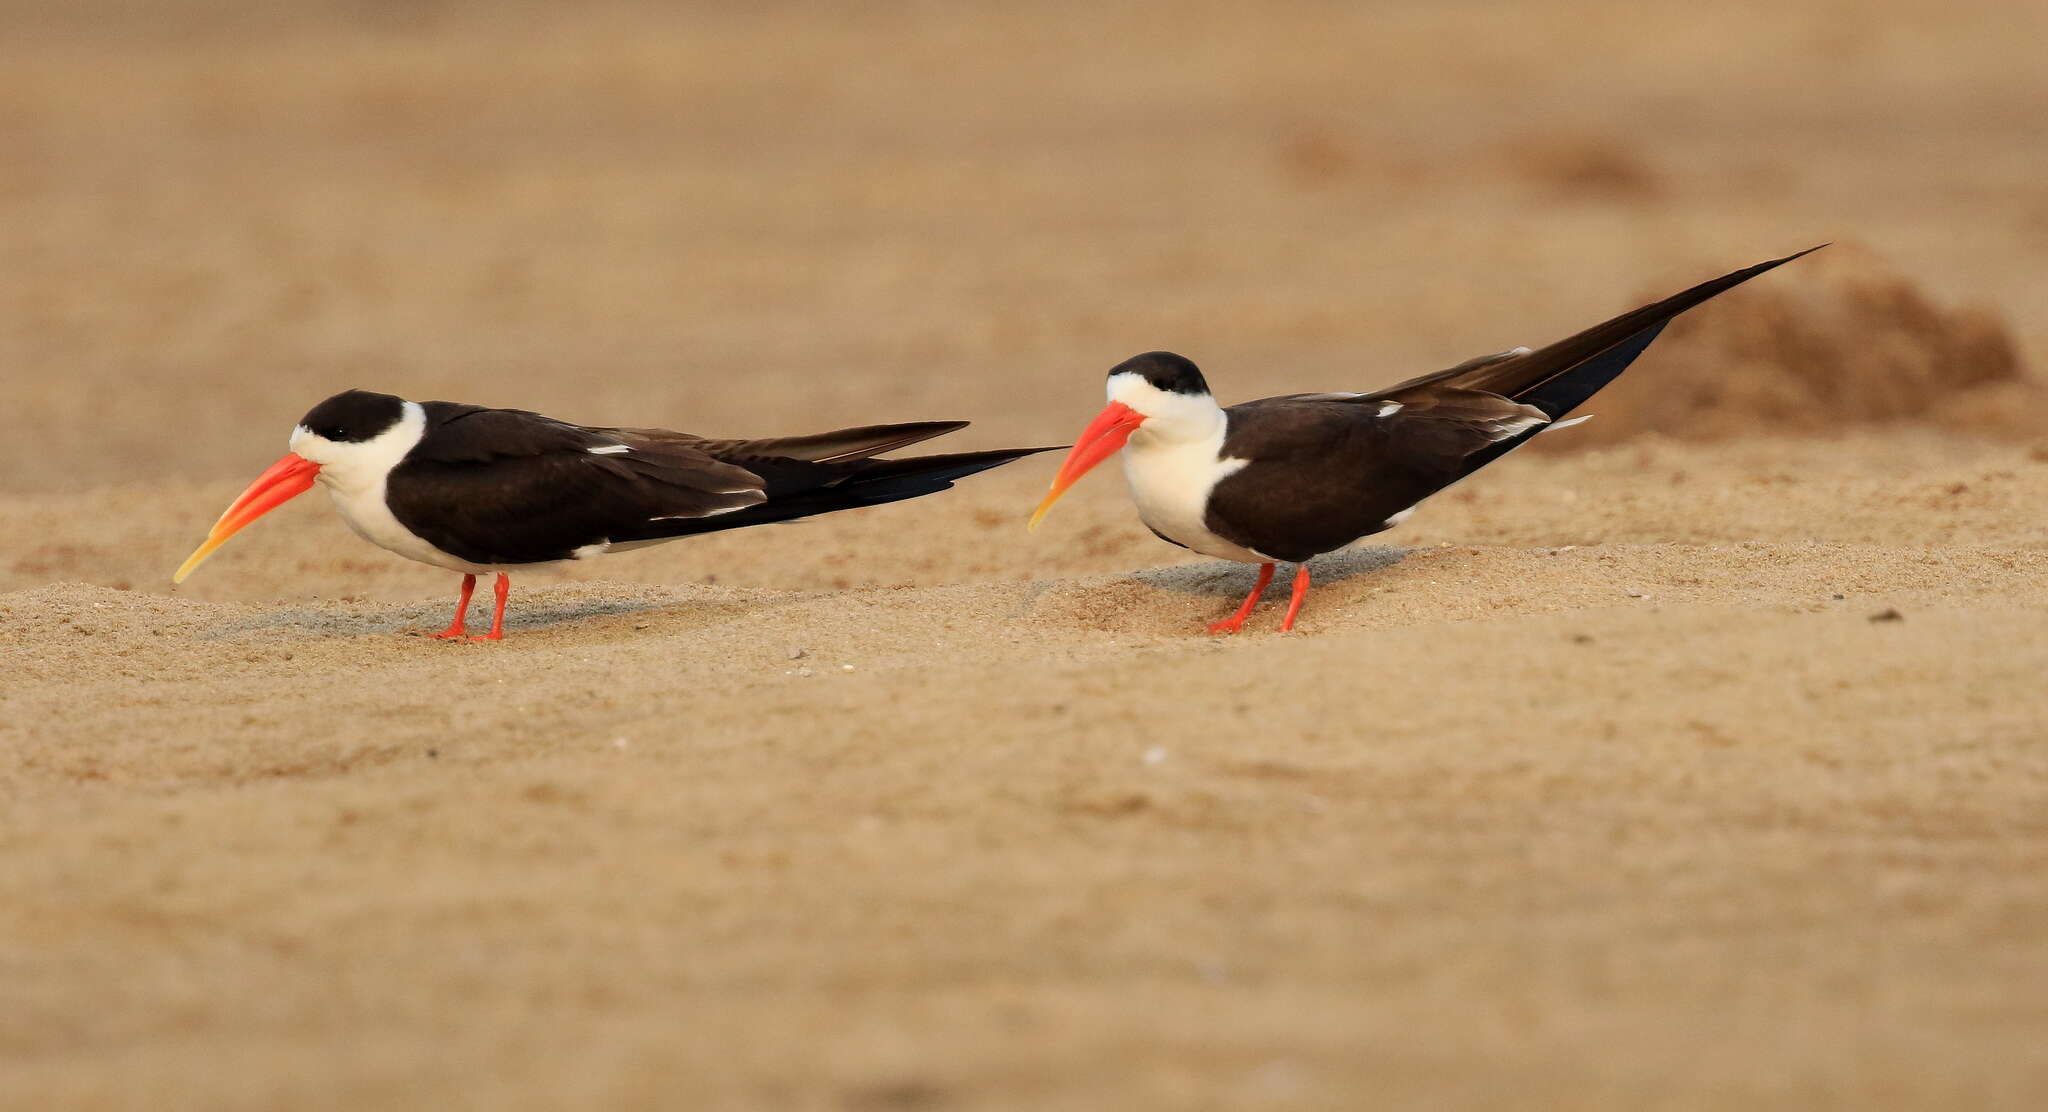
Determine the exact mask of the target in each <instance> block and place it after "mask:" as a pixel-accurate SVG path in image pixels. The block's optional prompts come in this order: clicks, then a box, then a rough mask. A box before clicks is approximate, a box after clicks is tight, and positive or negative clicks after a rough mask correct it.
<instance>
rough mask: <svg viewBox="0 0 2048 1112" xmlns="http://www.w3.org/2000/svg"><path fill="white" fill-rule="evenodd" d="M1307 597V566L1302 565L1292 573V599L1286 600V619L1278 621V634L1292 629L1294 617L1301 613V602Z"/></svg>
mask: <svg viewBox="0 0 2048 1112" xmlns="http://www.w3.org/2000/svg"><path fill="white" fill-rule="evenodd" d="M1307 597H1308V565H1307V564H1303V565H1301V567H1300V568H1298V569H1296V570H1295V573H1294V597H1293V598H1291V599H1288V600H1287V617H1285V618H1283V619H1281V621H1280V632H1282V633H1286V632H1288V631H1289V630H1292V629H1293V628H1294V616H1295V615H1296V614H1299V613H1301V601H1302V600H1303V599H1305V598H1307Z"/></svg>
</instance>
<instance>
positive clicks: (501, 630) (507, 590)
mask: <svg viewBox="0 0 2048 1112" xmlns="http://www.w3.org/2000/svg"><path fill="white" fill-rule="evenodd" d="M491 593H492V594H494V595H496V596H498V602H497V605H495V606H493V607H491V631H490V632H489V633H486V634H483V635H481V636H478V637H472V638H470V640H472V641H503V640H504V639H505V599H506V598H507V597H508V596H510V595H511V594H512V577H511V576H509V575H506V574H505V573H504V572H502V571H501V572H499V573H498V583H497V586H495V587H493V588H492V589H491Z"/></svg>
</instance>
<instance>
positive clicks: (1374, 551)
mask: <svg viewBox="0 0 2048 1112" xmlns="http://www.w3.org/2000/svg"><path fill="white" fill-rule="evenodd" d="M1410 551H1412V550H1411V549H1406V548H1395V547H1393V546H1392V545H1384V544H1371V545H1362V546H1360V547H1358V548H1349V549H1345V550H1343V551H1341V552H1332V553H1328V554H1326V555H1323V556H1318V557H1316V558H1315V559H1314V560H1313V561H1310V563H1309V574H1310V576H1312V577H1313V579H1314V581H1315V584H1316V586H1319V587H1320V586H1323V585H1325V584H1329V583H1341V582H1343V581H1344V580H1346V579H1350V578H1352V577H1353V576H1358V575H1368V574H1371V573H1373V572H1377V571H1384V570H1386V569H1387V568H1390V567H1393V566H1394V565H1395V564H1398V563H1400V562H1401V560H1402V559H1403V558H1405V557H1406V556H1407V555H1408V553H1409V552H1410ZM1291 574H1292V571H1291V570H1290V569H1288V568H1286V567H1282V568H1280V569H1278V571H1277V572H1276V574H1275V575H1274V577H1273V586H1272V587H1271V588H1268V590H1269V591H1271V590H1284V588H1285V587H1286V584H1287V580H1288V576H1289V575H1291ZM1258 576H1259V567H1258V565H1257V564H1239V563H1234V562H1232V561H1229V560H1212V561H1210V562H1208V563H1204V564H1180V565H1176V566H1174V567H1170V568H1146V569H1145V570H1143V571H1134V572H1132V573H1131V574H1130V578H1131V579H1134V580H1137V581H1138V582H1140V583H1143V584H1145V585H1146V586H1148V587H1156V588H1158V589H1160V590H1162V591H1172V592H1174V593H1176V594H1183V595H1202V596H1205V597H1212V598H1230V599H1241V598H1243V597H1244V596H1245V595H1247V594H1249V593H1250V592H1251V589H1252V584H1253V583H1256V582H1258Z"/></svg>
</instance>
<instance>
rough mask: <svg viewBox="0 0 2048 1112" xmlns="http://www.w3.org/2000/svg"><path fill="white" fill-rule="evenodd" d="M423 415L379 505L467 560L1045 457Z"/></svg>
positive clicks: (888, 496)
mask: <svg viewBox="0 0 2048 1112" xmlns="http://www.w3.org/2000/svg"><path fill="white" fill-rule="evenodd" d="M425 408H426V410H427V426H428V427H427V434H426V436H425V437H424V438H422V440H421V441H420V443H419V445H418V446H416V447H415V448H414V449H413V451H412V452H411V453H409V454H408V455H407V456H406V458H405V460H404V461H403V462H401V463H400V464H399V465H398V466H397V467H396V468H394V469H393V470H392V473H391V479H390V483H389V486H388V489H387V494H386V500H387V502H388V503H389V504H390V507H391V511H392V513H393V515H394V516H396V517H397V518H398V520H399V522H400V523H401V524H403V525H405V527H406V528H408V529H411V530H412V531H413V532H414V533H417V534H418V535H419V536H421V537H422V538H424V539H426V540H427V541H429V542H430V543H432V544H434V545H435V546H436V547H438V548H440V549H441V550H442V551H444V552H448V553H450V554H451V555H454V556H458V557H460V558H462V559H465V560H468V561H470V562H472V563H478V564H528V563H544V562H548V561H553V560H562V559H567V558H569V557H571V556H573V555H574V554H575V553H576V551H577V550H578V549H582V548H585V547H587V546H590V545H600V544H642V543H648V542H652V541H657V540H666V539H670V538H673V537H677V536H682V535H686V534H690V533H701V532H710V531H713V530H718V529H731V528H737V527H739V526H743V525H758V524H761V523H763V522H767V521H787V520H790V519H792V518H797V517H803V516H807V515H809V514H815V513H826V512H830V511H832V510H838V509H848V508H851V507H854V506H864V505H875V504H878V503H881V502H890V501H896V500H898V499H901V498H911V497H916V496H917V495H920V494H929V493H932V492H934V491H937V490H943V489H945V488H946V487H948V486H950V485H952V480H954V479H956V478H959V477H961V476H964V475H968V474H972V473H974V472H976V471H981V470H986V469H987V468H990V467H995V466H997V465H999V464H1002V463H1007V462H1009V461H1010V460H1012V459H1016V458H1018V457H1019V456H1022V455H1028V454H1030V453H1031V452H1033V451H1040V450H1043V449H1018V450H1005V451H997V452H976V453H964V454H960V455H950V456H927V457H922V458H920V459H910V460H877V459H870V458H867V457H868V456H870V455H872V454H873V453H874V452H877V451H884V450H887V449H888V448H889V447H894V446H899V445H902V444H910V443H916V442H917V441H920V440H925V439H929V438H930V437H932V436H936V435H938V434H939V433H941V432H948V431H951V430H953V429H956V428H959V427H961V426H963V425H964V424H965V422H922V423H917V424H906V425H895V426H889V425H876V426H868V427H865V428H860V429H845V430H840V431H838V432H833V433H824V434H820V435H818V436H812V437H791V438H785V439H780V440H751V441H747V440H707V439H705V438H703V437H697V436H692V435H690V434H688V433H680V432H672V431H669V430H667V429H629V428H594V427H587V426H583V425H573V424H569V423H568V422H565V421H557V420H554V419H553V418H549V417H544V416H541V415H540V414H537V413H529V412H526V411H524V410H513V409H484V408H481V407H478V406H463V405H456V404H453V403H446V402H428V403H425ZM807 457H815V458H807Z"/></svg>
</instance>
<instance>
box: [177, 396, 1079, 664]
mask: <svg viewBox="0 0 2048 1112" xmlns="http://www.w3.org/2000/svg"><path fill="white" fill-rule="evenodd" d="M966 426H967V422H965V421H920V422H914V423H910V424H901V425H869V426H866V427H863V428H852V429H841V430H839V431H837V432H827V433H820V434H818V435H815V436H793V437H784V438H779V439H773V440H709V439H705V438H704V437H699V436H692V435H690V434H688V433H681V432H670V431H669V430H667V429H636V428H593V427H589V426H584V425H572V424H570V423H568V422H566V421H557V420H555V419H553V418H551V417H543V416H541V415H540V414H538V413H528V412H526V411H524V410H518V409H489V408H486V407H484V406H480V405H464V404H462V403H459V402H412V401H406V400H405V399H403V398H398V397H393V396H392V395H390V394H375V393H371V392H369V391H367V390H350V391H347V392H346V393H341V394H336V395H335V396H333V397H331V398H329V399H327V400H326V401H324V402H321V403H320V404H319V405H316V406H314V407H313V408H312V410H311V411H310V412H308V413H307V414H306V416H305V417H304V418H303V419H301V420H300V421H299V423H298V426H297V427H296V428H294V429H293V430H292V434H291V451H290V453H289V454H287V455H286V456H285V457H284V458H283V459H281V460H278V461H277V462H276V463H275V464H273V465H271V467H270V469H269V470H268V471H265V472H264V473H263V474H262V475H261V476H260V477H258V478H257V480H256V481H255V482H253V483H251V484H250V485H249V488H248V489H247V490H245V491H243V492H242V495H241V497H239V498H237V499H235V501H234V504H232V505H230V506H229V507H228V509H227V512H226V513H224V514H222V515H221V518H220V520H219V521H218V522H216V523H215V524H214V526H213V530H212V532H211V533H209V534H208V535H207V538H206V543H205V544H202V545H200V546H199V548H198V550H197V551H195V552H193V553H192V555H191V557H190V558H189V559H187V560H186V561H185V563H184V566H182V567H180V568H179V569H178V572H177V574H176V575H175V576H173V577H172V582H174V583H180V582H183V581H184V579H185V577H186V576H188V575H190V574H192V571H193V569H195V568H197V567H198V566H199V565H200V564H201V563H202V562H204V561H205V560H206V558H207V557H208V556H210V555H212V554H213V551H214V550H215V549H217V548H219V547H220V546H221V545H222V544H223V543H225V542H226V541H227V539H228V538H229V537H231V536H233V535H234V534H235V533H236V532H237V531H239V530H241V529H242V528H243V527H244V526H246V525H248V524H249V523H250V522H252V521H254V520H256V519H257V518H259V517H261V516H263V515H264V514H266V513H268V512H269V511H271V510H272V509H275V508H276V507H278V506H280V505H282V504H284V503H285V502H287V501H289V500H290V499H292V498H294V497H296V496H297V495H299V494H301V493H303V492H305V491H307V490H309V489H311V488H312V487H313V485H314V484H315V483H318V484H319V485H321V486H324V487H326V488H327V493H328V495H329V496H330V497H331V498H333V500H334V508H335V509H337V510H339V511H340V512H341V516H342V520H344V521H346V522H348V525H349V528H351V529H353V530H355V532H356V535H358V536H360V537H362V538H363V539H364V540H366V541H369V542H370V543H372V544H375V545H378V546H379V547H382V548H386V549H389V550H390V551H392V552H396V553H398V554H399V555H400V556H404V557H406V558H407V559H411V560H418V561H420V562H421V563H426V564H433V565H434V566H436V567H442V568H448V569H450V570H453V571H459V572H461V573H462V593H461V599H460V601H459V602H458V603H457V604H456V608H455V620H454V621H453V622H452V623H450V624H449V626H448V628H447V629H445V630H442V631H441V632H440V633H437V634H435V635H434V636H436V637H440V638H456V637H461V636H462V635H463V632H464V619H465V617H466V615H467V614H468V611H469V600H470V594H471V593H472V592H473V591H474V590H475V589H476V577H477V576H479V575H485V574H489V573H493V572H495V573H496V574H497V576H498V581H497V591H496V593H497V606H496V608H495V609H494V611H493V613H492V615H491V631H490V632H489V633H487V634H484V635H482V636H481V637H477V638H471V640H490V641H496V640H500V639H502V638H503V637H504V633H505V598H506V595H507V594H508V593H509V592H510V590H511V581H510V579H509V576H508V573H510V572H513V571H523V570H527V569H530V568H535V567H542V566H546V565H550V564H559V563H562V562H564V561H568V560H585V559H589V558H590V557H592V556H597V555H600V554H603V553H606V552H618V551H622V550H626V549H633V548H643V547H645V546H647V545H652V544H660V543H662V542H663V541H672V540H675V539H676V538H678V537H686V536H690V535H691V534H694V533H710V532H715V531H717V530H720V529H737V528H740V527H742V526H747V525H763V524H766V523H768V522H774V521H789V520H791V519H794V518H800V517H807V516H810V515H812V514H822V513H831V512H833V511H835V510H847V509H853V508H854V507H857V506H877V505H881V504H882V503H885V502H897V501H901V500H902V499H905V498H916V497H918V496H920V495H925V494H934V493H937V492H938V491H942V490H945V489H946V488H948V487H950V486H952V485H953V482H954V480H956V479H961V478H964V477H966V476H968V475H972V474H975V473H976V472H979V471H986V470H988V469H989V468H992V467H999V466H1001V465H1003V464H1005V463H1008V462H1010V461H1011V460H1014V459H1019V458H1021V457H1023V456H1028V455H1031V454H1033V453H1035V452H1046V451H1051V450H1052V449H1050V448H1009V449H1001V450H997V451H987V452H962V453H957V454H953V455H935V456H920V457H913V458H910V459H876V458H874V457H875V456H878V455H880V454H881V453H883V452H888V451H892V450H894V449H897V448H902V447H904V446H906V445H910V444H916V443H918V442H919V441H922V440H929V439H931V438H932V437H935V436H940V435H943V434H945V433H949V432H953V431H955V430H956V429H961V428H965V427H966Z"/></svg>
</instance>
